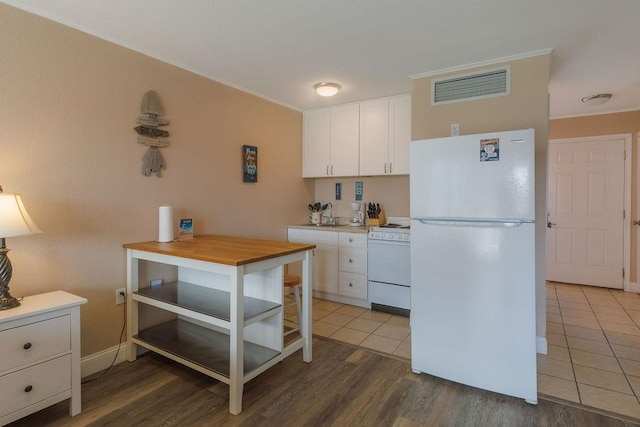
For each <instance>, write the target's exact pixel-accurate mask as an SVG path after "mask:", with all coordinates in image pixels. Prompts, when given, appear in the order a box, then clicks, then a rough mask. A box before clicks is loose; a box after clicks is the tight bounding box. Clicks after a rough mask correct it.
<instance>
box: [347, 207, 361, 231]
mask: <svg viewBox="0 0 640 427" xmlns="http://www.w3.org/2000/svg"><path fill="white" fill-rule="evenodd" d="M363 224H364V213H363V212H362V211H361V210H360V203H351V218H349V225H351V226H353V227H360V226H362V225H363Z"/></svg>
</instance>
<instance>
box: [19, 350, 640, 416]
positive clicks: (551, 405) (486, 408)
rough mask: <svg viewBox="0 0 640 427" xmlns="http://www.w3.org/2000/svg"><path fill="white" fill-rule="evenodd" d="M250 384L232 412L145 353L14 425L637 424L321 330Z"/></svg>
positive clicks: (201, 380) (195, 376)
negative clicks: (532, 399) (72, 403)
mask: <svg viewBox="0 0 640 427" xmlns="http://www.w3.org/2000/svg"><path fill="white" fill-rule="evenodd" d="M313 345H314V348H313V351H314V354H313V356H314V357H313V362H312V363H311V364H308V365H307V364H305V363H304V362H302V355H301V353H300V352H298V353H296V354H294V355H293V356H291V357H289V358H288V359H286V360H285V361H283V362H282V363H280V364H278V365H276V366H274V367H273V368H271V369H270V370H268V371H267V372H265V373H263V374H262V375H260V376H258V377H257V378H255V379H254V380H252V381H250V382H249V383H247V384H246V385H245V389H244V390H245V391H244V399H243V411H242V413H241V414H240V415H237V416H233V415H230V414H229V412H228V400H227V395H228V388H227V386H226V385H225V384H222V383H219V382H218V381H216V380H213V379H211V378H208V377H206V376H204V375H202V374H199V373H197V372H195V371H192V370H190V369H188V368H185V367H182V366H181V365H178V364H176V363H173V362H171V361H169V360H167V359H164V358H162V357H161V356H157V355H153V354H150V353H148V354H146V355H144V356H142V357H140V358H139V359H138V360H137V361H136V362H134V363H126V362H125V363H121V364H119V365H117V366H115V367H114V368H113V369H112V370H111V371H110V372H109V373H108V374H107V375H105V376H104V377H102V378H101V379H99V380H96V381H93V382H90V383H87V384H84V385H83V386H82V405H83V407H82V409H83V410H82V413H81V414H79V415H77V416H76V417H74V418H71V417H69V415H68V403H67V402H68V401H65V402H61V403H59V404H57V405H54V406H52V407H50V408H47V409H44V410H42V411H40V412H38V413H36V414H33V415H31V416H29V417H26V418H23V419H22V420H19V421H16V422H15V423H13V424H10V425H11V426H30V427H32V426H261V427H262V426H275V427H288V426H376V427H378V426H394V427H408V426H424V425H429V426H598V427H601V426H602V427H605V426H629V425H639V424H635V423H632V422H628V421H623V420H620V419H615V418H611V417H608V416H605V415H602V414H598V413H595V412H590V411H587V410H584V409H580V408H577V407H573V406H566V405H562V404H560V403H556V402H552V401H548V400H543V399H539V400H538V402H539V403H538V405H537V406H534V405H529V404H527V403H525V402H524V401H523V400H521V399H515V398H511V397H506V396H502V395H499V394H495V393H490V392H486V391H483V390H478V389H474V388H471V387H466V386H463V385H460V384H456V383H452V382H449V381H445V380H441V379H438V378H435V377H431V376H428V375H415V374H413V373H412V372H411V366H410V363H409V362H408V361H406V360H400V359H395V358H391V357H386V356H382V355H379V354H376V353H373V352H369V351H367V350H364V349H362V348H357V347H350V346H347V345H343V344H338V343H335V342H332V341H328V340H324V339H320V338H315V339H314V340H313Z"/></svg>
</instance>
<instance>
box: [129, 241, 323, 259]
mask: <svg viewBox="0 0 640 427" xmlns="http://www.w3.org/2000/svg"><path fill="white" fill-rule="evenodd" d="M122 246H123V247H124V248H126V249H135V250H139V251H145V252H155V253H159V254H164V255H173V256H177V257H182V258H190V259H197V260H200V261H207V262H214V263H217V264H226V265H234V266H238V265H244V264H251V263H253V262H257V261H262V260H265V259H270V258H276V257H279V256H282V255H288V254H292V253H296V252H302V251H306V250H309V249H313V248H315V247H316V246H315V245H310V244H305V243H288V242H280V241H275V240H260V239H247V238H243V237H231V236H213V235H208V236H197V237H194V238H193V239H191V240H184V241H174V242H169V243H159V242H141V243H127V244H124V245H122Z"/></svg>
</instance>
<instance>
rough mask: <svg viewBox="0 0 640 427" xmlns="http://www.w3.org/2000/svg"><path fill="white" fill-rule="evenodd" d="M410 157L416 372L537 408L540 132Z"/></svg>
mask: <svg viewBox="0 0 640 427" xmlns="http://www.w3.org/2000/svg"><path fill="white" fill-rule="evenodd" d="M410 150H411V151H410V153H411V157H410V159H411V160H410V162H411V166H410V167H411V170H410V198H411V200H410V204H411V207H410V211H411V364H412V369H413V371H414V372H416V373H426V374H431V375H435V376H437V377H441V378H445V379H448V380H451V381H455V382H458V383H462V384H466V385H470V386H473V387H478V388H481V389H485V390H490V391H494V392H498V393H502V394H506V395H510V396H515V397H520V398H523V399H525V400H526V401H527V402H529V403H533V404H535V403H537V381H536V311H535V235H534V217H535V188H534V155H535V148H534V131H533V129H526V130H518V131H508V132H493V133H487V134H481V135H464V136H456V137H448V138H437V139H428V140H421V141H413V142H411V148H410Z"/></svg>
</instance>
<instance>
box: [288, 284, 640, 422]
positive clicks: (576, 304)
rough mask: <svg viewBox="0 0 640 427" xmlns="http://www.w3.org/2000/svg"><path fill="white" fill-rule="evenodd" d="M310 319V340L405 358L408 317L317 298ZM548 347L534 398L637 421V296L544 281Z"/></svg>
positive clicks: (639, 393) (639, 364) (639, 326)
mask: <svg viewBox="0 0 640 427" xmlns="http://www.w3.org/2000/svg"><path fill="white" fill-rule="evenodd" d="M312 316H313V334H314V335H319V336H323V337H328V338H330V339H334V340H336V341H342V342H346V343H349V344H352V345H357V346H360V347H365V348H368V349H372V350H375V351H378V352H381V353H387V354H392V355H395V356H398V357H402V358H406V359H410V358H411V333H410V329H409V319H408V318H407V317H402V316H395V315H391V314H387V313H381V312H376V311H371V310H367V309H365V308H360V307H354V306H350V305H345V304H340V303H335V302H331V301H325V300H321V299H316V298H314V299H313V313H312ZM285 319H287V320H288V321H289V325H291V323H290V322H291V321H294V322H295V321H296V315H295V306H290V307H288V308H286V309H285ZM547 345H548V351H547V355H546V356H544V355H540V354H539V355H538V392H539V393H540V394H543V395H547V396H550V397H552V398H558V399H562V400H564V401H568V402H574V403H580V404H583V405H585V406H591V407H594V408H597V409H601V410H605V411H608V412H612V413H616V414H621V415H624V416H626V417H632V418H636V419H640V401H639V399H640V294H632V293H627V292H622V291H617V290H609V289H604V288H595V287H590V286H579V285H569V284H563V283H555V282H548V283H547Z"/></svg>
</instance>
